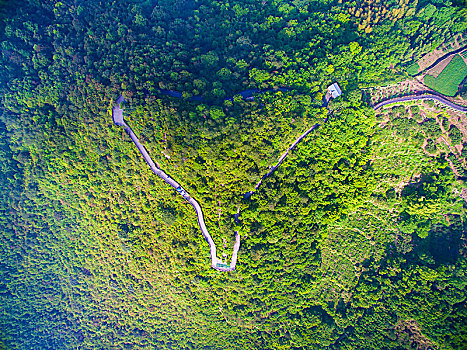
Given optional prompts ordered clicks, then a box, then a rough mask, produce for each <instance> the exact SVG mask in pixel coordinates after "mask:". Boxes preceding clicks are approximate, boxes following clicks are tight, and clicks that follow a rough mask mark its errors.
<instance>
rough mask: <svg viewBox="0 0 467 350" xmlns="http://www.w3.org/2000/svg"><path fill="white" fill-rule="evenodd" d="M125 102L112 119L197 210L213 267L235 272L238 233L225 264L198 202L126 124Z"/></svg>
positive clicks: (153, 169)
mask: <svg viewBox="0 0 467 350" xmlns="http://www.w3.org/2000/svg"><path fill="white" fill-rule="evenodd" d="M124 101H125V99H124V98H123V96H120V97H119V98H118V99H117V101H116V105H115V106H114V107H113V109H112V119H113V122H114V124H115V125H118V126H122V127H123V128H124V129H125V131H126V132H127V133H128V135H130V138H131V140H132V141H133V142H134V144H135V145H136V147H137V148H138V150H139V151H140V153H141V155H142V156H143V158H144V160H145V161H146V163H148V165H149V167H150V168H151V170H152V172H153V173H154V174H156V175H157V176H159V177H160V178H161V179H162V180H164V181H165V182H166V183H167V184H169V185H170V186H172V187H173V188H174V189H175V190H177V193H179V194H180V195H182V196H183V198H185V200H186V201H188V203H190V204H191V205H192V206H193V208H195V211H196V215H197V216H198V225H199V228H200V230H201V232H202V233H203V236H204V239H206V242H208V244H209V250H210V253H211V267H212V268H214V269H216V270H219V271H233V270H235V266H236V264H237V253H238V249H239V248H240V235H239V234H238V232H235V244H234V247H233V252H232V258H231V261H230V264H225V263H224V262H222V260H221V259H219V258H218V257H217V250H216V244H215V243H214V241H213V239H212V237H211V235H210V234H209V232H208V229H207V228H206V224H205V222H204V216H203V210H202V209H201V207H200V205H199V204H198V202H197V201H196V200H195V199H194V198H193V197H191V196H190V195H189V194H188V193H187V192H186V191H185V190H183V189H182V188H181V186H180V184H179V183H178V182H177V181H175V180H174V179H172V178H171V177H170V176H169V175H167V174H166V173H165V172H163V171H162V170H160V169H159V168H158V167H156V164H155V163H154V161H153V160H152V159H151V157H150V156H149V153H148V152H147V151H146V148H144V146H143V145H142V144H141V143H140V142H139V140H138V137H136V135H135V133H134V132H133V130H132V129H131V128H130V127H129V126H128V124H126V123H125V120H124V118H123V109H122V108H120V104H121V103H122V102H124Z"/></svg>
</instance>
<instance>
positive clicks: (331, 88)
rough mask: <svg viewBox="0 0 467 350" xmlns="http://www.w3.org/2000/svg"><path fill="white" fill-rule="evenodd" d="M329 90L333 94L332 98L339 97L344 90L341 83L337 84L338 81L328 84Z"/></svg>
mask: <svg viewBox="0 0 467 350" xmlns="http://www.w3.org/2000/svg"><path fill="white" fill-rule="evenodd" d="M328 91H329V93H330V94H331V96H332V98H337V97H339V96H340V95H342V90H341V88H340V86H339V84H337V83H334V84H332V85H329V86H328Z"/></svg>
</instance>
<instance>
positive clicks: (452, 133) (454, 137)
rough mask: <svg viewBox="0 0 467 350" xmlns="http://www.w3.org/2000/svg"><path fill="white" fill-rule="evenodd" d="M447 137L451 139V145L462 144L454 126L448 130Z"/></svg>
mask: <svg viewBox="0 0 467 350" xmlns="http://www.w3.org/2000/svg"><path fill="white" fill-rule="evenodd" d="M449 137H450V138H451V141H452V143H453V144H455V145H460V143H461V142H462V133H461V131H460V130H459V129H458V128H457V126H455V125H453V126H452V127H451V129H449Z"/></svg>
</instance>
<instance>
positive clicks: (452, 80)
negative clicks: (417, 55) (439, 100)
mask: <svg viewBox="0 0 467 350" xmlns="http://www.w3.org/2000/svg"><path fill="white" fill-rule="evenodd" d="M466 76H467V65H466V64H465V62H464V60H463V59H462V57H461V56H460V55H456V56H455V57H454V58H453V59H452V60H451V62H449V64H448V65H447V66H446V68H444V69H443V70H442V72H441V73H439V75H438V76H437V77H435V76H432V75H426V76H425V77H424V82H425V84H426V85H427V86H428V87H430V88H432V89H433V90H436V91H438V92H440V93H442V94H443V95H446V96H454V95H456V93H457V90H458V88H459V85H460V83H461V82H462V81H463V80H464V79H465V77H466Z"/></svg>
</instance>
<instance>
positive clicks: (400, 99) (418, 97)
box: [373, 94, 467, 112]
mask: <svg viewBox="0 0 467 350" xmlns="http://www.w3.org/2000/svg"><path fill="white" fill-rule="evenodd" d="M416 100H435V101H438V102H441V103H442V104H445V105H446V106H448V107H449V108H452V109H455V110H456V111H460V112H467V107H464V106H459V105H457V104H455V103H452V102H451V101H449V100H448V99H446V98H444V97H443V96H439V95H434V94H422V95H411V96H405V97H397V98H393V99H390V100H386V101H383V102H380V103H378V104H377V105H375V106H374V107H373V109H374V110H377V109H380V108H381V107H383V106H386V105H389V104H393V103H400V102H406V101H416Z"/></svg>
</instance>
